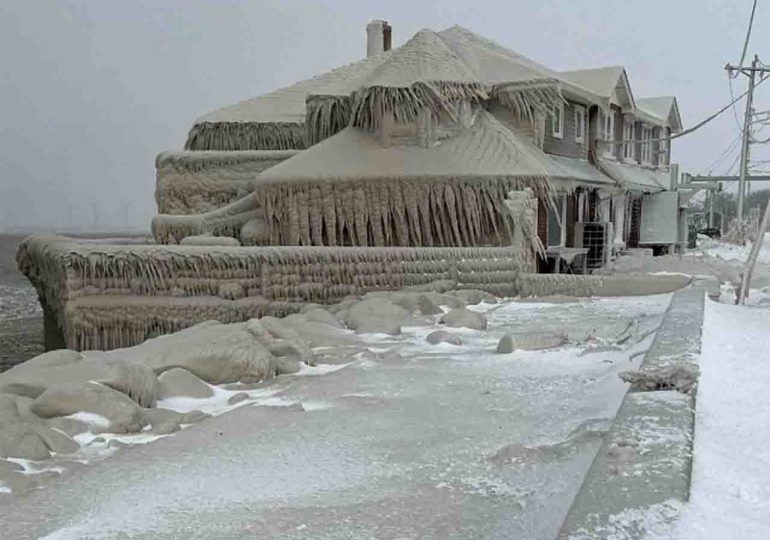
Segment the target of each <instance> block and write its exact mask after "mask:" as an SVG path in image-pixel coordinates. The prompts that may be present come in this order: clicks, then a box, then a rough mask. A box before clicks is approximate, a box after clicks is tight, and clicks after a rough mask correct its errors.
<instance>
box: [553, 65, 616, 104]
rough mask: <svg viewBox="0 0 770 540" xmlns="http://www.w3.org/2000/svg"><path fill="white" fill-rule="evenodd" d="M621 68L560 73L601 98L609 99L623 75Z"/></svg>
mask: <svg viewBox="0 0 770 540" xmlns="http://www.w3.org/2000/svg"><path fill="white" fill-rule="evenodd" d="M623 70H624V68H623V66H607V67H600V68H593V69H578V70H574V71H562V73H561V75H562V76H563V77H565V78H567V79H569V80H571V81H573V82H576V83H578V84H580V85H581V86H584V87H586V88H588V89H589V90H591V91H592V92H594V93H596V94H597V95H599V96H601V97H610V96H611V95H612V92H613V91H614V90H615V88H616V87H617V86H618V81H619V80H620V78H621V76H622V75H623Z"/></svg>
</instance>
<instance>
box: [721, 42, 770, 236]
mask: <svg viewBox="0 0 770 540" xmlns="http://www.w3.org/2000/svg"><path fill="white" fill-rule="evenodd" d="M759 64H760V62H759V56H757V55H756V54H755V55H754V60H753V61H752V62H751V67H743V66H732V65H730V64H727V65H726V66H725V69H726V70H727V74H728V76H730V77H732V76H733V72H738V73H741V74H743V75H746V77H748V78H749V90H748V92H747V94H746V114H745V116H744V120H743V141H742V142H743V144H742V145H741V164H740V170H739V176H738V179H739V182H738V225H739V226H740V230H741V236H743V233H744V231H743V205H744V199H745V198H746V177H747V176H748V167H749V151H750V147H751V117H752V115H753V112H752V106H753V104H754V87H755V86H756V74H757V73H760V76H762V77H764V75H765V74H766V73H770V68H764V67H759Z"/></svg>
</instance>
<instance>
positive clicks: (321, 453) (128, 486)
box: [0, 295, 670, 539]
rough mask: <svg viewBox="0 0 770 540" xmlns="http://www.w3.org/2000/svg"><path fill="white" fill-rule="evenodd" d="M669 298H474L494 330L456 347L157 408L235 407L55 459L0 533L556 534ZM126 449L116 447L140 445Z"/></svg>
mask: <svg viewBox="0 0 770 540" xmlns="http://www.w3.org/2000/svg"><path fill="white" fill-rule="evenodd" d="M669 299H670V295H660V296H649V297H634V298H613V299H593V300H581V301H576V302H562V303H549V304H546V303H531V302H511V303H506V304H499V305H484V304H482V305H480V306H479V307H478V308H477V309H480V310H483V311H485V312H487V315H488V318H489V329H488V330H486V331H472V330H461V331H460V332H459V334H460V336H461V338H462V340H463V345H462V346H459V347H455V346H452V345H449V344H441V345H437V346H430V345H428V344H427V343H426V342H425V335H426V334H427V333H428V332H429V331H430V330H432V329H435V328H430V327H416V328H406V329H405V332H404V333H403V335H402V336H397V337H393V336H384V335H373V334H369V335H367V336H366V338H367V342H368V346H369V349H370V352H369V353H363V354H362V355H361V356H360V357H359V358H358V359H356V360H355V361H354V362H352V363H350V364H348V365H345V366H342V367H340V366H319V367H316V368H308V369H307V370H305V371H303V372H301V373H300V374H298V375H294V376H284V377H279V378H278V379H275V380H273V381H270V382H268V383H266V384H264V385H262V386H260V387H258V388H253V389H248V391H249V392H250V399H249V400H247V401H246V402H242V403H241V404H239V405H238V406H235V407H233V406H227V405H226V402H225V400H226V398H227V397H228V396H229V395H232V393H233V392H235V391H237V390H240V389H230V390H228V391H224V390H222V391H220V392H218V395H217V396H215V397H214V398H212V399H210V400H208V401H207V402H205V403H204V402H191V401H190V400H182V401H179V402H176V403H168V402H167V403H161V405H164V406H166V407H171V408H177V409H180V410H184V409H187V410H189V409H191V408H199V409H203V410H209V411H210V412H214V413H223V412H225V411H227V410H228V409H233V408H236V410H229V412H227V413H226V414H220V415H219V416H217V417H216V418H214V419H210V420H206V421H204V422H201V423H199V424H195V425H193V426H191V427H188V428H186V429H184V430H183V431H181V432H179V433H177V434H174V435H170V436H167V437H164V438H161V439H160V440H154V441H151V442H149V443H148V444H135V445H132V446H130V447H128V448H119V449H115V445H114V444H113V445H111V444H110V443H109V441H99V440H94V441H92V444H90V445H86V446H85V447H84V449H83V451H82V453H81V455H80V456H79V457H78V459H81V460H82V461H88V464H73V463H71V462H65V461H63V460H56V458H54V462H53V464H54V466H55V467H58V468H59V469H60V471H58V472H61V476H59V477H58V478H55V479H52V480H50V481H47V482H46V483H45V484H44V486H43V487H42V488H41V489H38V490H35V491H33V492H31V493H29V494H28V495H25V496H22V497H19V498H14V497H11V496H5V497H4V501H3V502H4V504H3V506H4V507H3V509H2V512H0V530H2V531H3V538H4V539H5V538H8V539H16V538H38V537H47V538H52V539H56V538H65V539H66V538H124V537H131V538H153V539H155V538H233V537H262V538H528V539H540V538H543V539H550V538H553V537H554V536H555V534H556V532H557V531H558V529H559V526H560V525H561V521H562V519H563V518H564V515H565V514H566V512H567V510H568V508H569V505H570V503H571V501H572V499H573V497H574V494H575V492H576V491H577V489H578V487H579V485H580V482H581V481H582V479H583V476H584V474H585V472H586V470H587V468H588V467H589V465H590V463H591V461H592V459H593V455H594V453H595V451H596V449H597V448H598V445H599V442H600V433H601V431H602V430H604V429H606V428H607V427H608V425H609V422H610V420H611V418H612V417H613V416H614V414H615V413H616V411H617V407H618V405H619V403H620V400H621V399H622V396H623V393H624V385H623V383H622V382H621V381H620V380H619V379H618V377H617V373H618V371H620V370H624V369H628V368H629V367H635V366H637V365H638V363H639V362H640V360H641V358H642V357H641V354H639V353H640V352H641V351H643V350H645V349H646V348H647V347H648V346H649V344H650V342H651V339H652V331H653V330H654V329H655V328H656V327H657V325H658V324H659V323H660V320H661V318H662V314H663V312H664V311H665V308H666V306H667V304H668V302H669ZM565 328H566V329H567V330H568V331H569V334H570V335H569V337H570V343H569V344H568V345H566V346H564V347H562V348H559V349H554V350H549V351H542V352H523V351H517V352H515V353H512V354H505V355H498V354H494V348H495V345H496V344H497V341H498V339H499V338H500V337H501V335H502V334H503V333H504V332H506V331H518V332H528V331H542V330H548V329H558V330H563V329H565ZM628 335H630V336H631V337H630V338H628V339H621V340H620V341H621V342H622V343H620V344H618V343H617V341H618V339H617V338H618V337H619V336H628ZM228 392H229V394H228ZM300 405H301V406H300ZM134 437H136V438H135V439H134V440H133V441H132V440H131V439H130V438H124V439H123V442H126V443H131V442H136V443H140V442H148V437H147V436H146V435H144V436H143V435H139V436H134ZM110 446H112V448H110ZM107 454H111V455H109V456H107ZM48 465H51V463H48ZM25 466H27V467H28V468H29V470H30V471H31V470H32V469H33V468H34V467H36V464H31V463H26V464H25ZM58 472H57V473H58ZM57 473H49V474H52V475H56V474H57ZM0 497H2V496H0ZM0 504H2V503H0Z"/></svg>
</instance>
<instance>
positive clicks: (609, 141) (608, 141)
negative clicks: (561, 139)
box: [599, 77, 770, 145]
mask: <svg viewBox="0 0 770 540" xmlns="http://www.w3.org/2000/svg"><path fill="white" fill-rule="evenodd" d="M767 79H770V77H761V78H760V79H759V82H757V83H756V84H755V85H754V89H756V88H757V87H758V86H759V85H760V84H762V83H763V82H765V81H766V80H767ZM748 93H749V90H746V91H745V92H744V93H742V94H741V95H740V96H738V97H737V98H735V99H734V100H732V101H731V102H730V103H728V104H727V105H725V106H724V107H722V108H721V109H719V110H718V111H717V112H715V113H714V114H712V115H711V116H708V117H707V118H705V119H704V120H701V121H700V122H698V123H697V124H695V125H694V126H693V127H691V128H688V129H685V130H683V131H680V132H679V133H675V134H674V135H671V136H669V137H660V138H657V139H646V140H644V141H643V142H645V143H648V142H661V141H673V140H674V139H678V138H680V137H684V136H685V135H689V134H690V133H693V132H695V131H697V130H699V129H700V128H702V127H703V126H705V125H706V124H708V123H709V122H711V121H712V120H714V118H716V117H717V116H719V115H720V114H722V113H723V112H725V111H726V110H727V109H729V108H730V107H732V106H733V105H734V104H735V103H737V102H738V101H740V100H741V99H743V98H744V97H746V94H748ZM599 141H600V142H603V143H606V144H613V145H618V144H626V143H636V142H640V141H639V140H637V139H621V140H619V141H615V140H612V139H599Z"/></svg>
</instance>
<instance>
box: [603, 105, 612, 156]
mask: <svg viewBox="0 0 770 540" xmlns="http://www.w3.org/2000/svg"><path fill="white" fill-rule="evenodd" d="M602 139H604V140H605V141H612V140H614V139H615V113H613V111H612V109H610V110H608V111H605V112H604V123H603V125H602ZM614 150H615V146H614V145H613V144H612V143H611V142H606V143H604V154H605V155H606V156H614V155H615V151H614Z"/></svg>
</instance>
